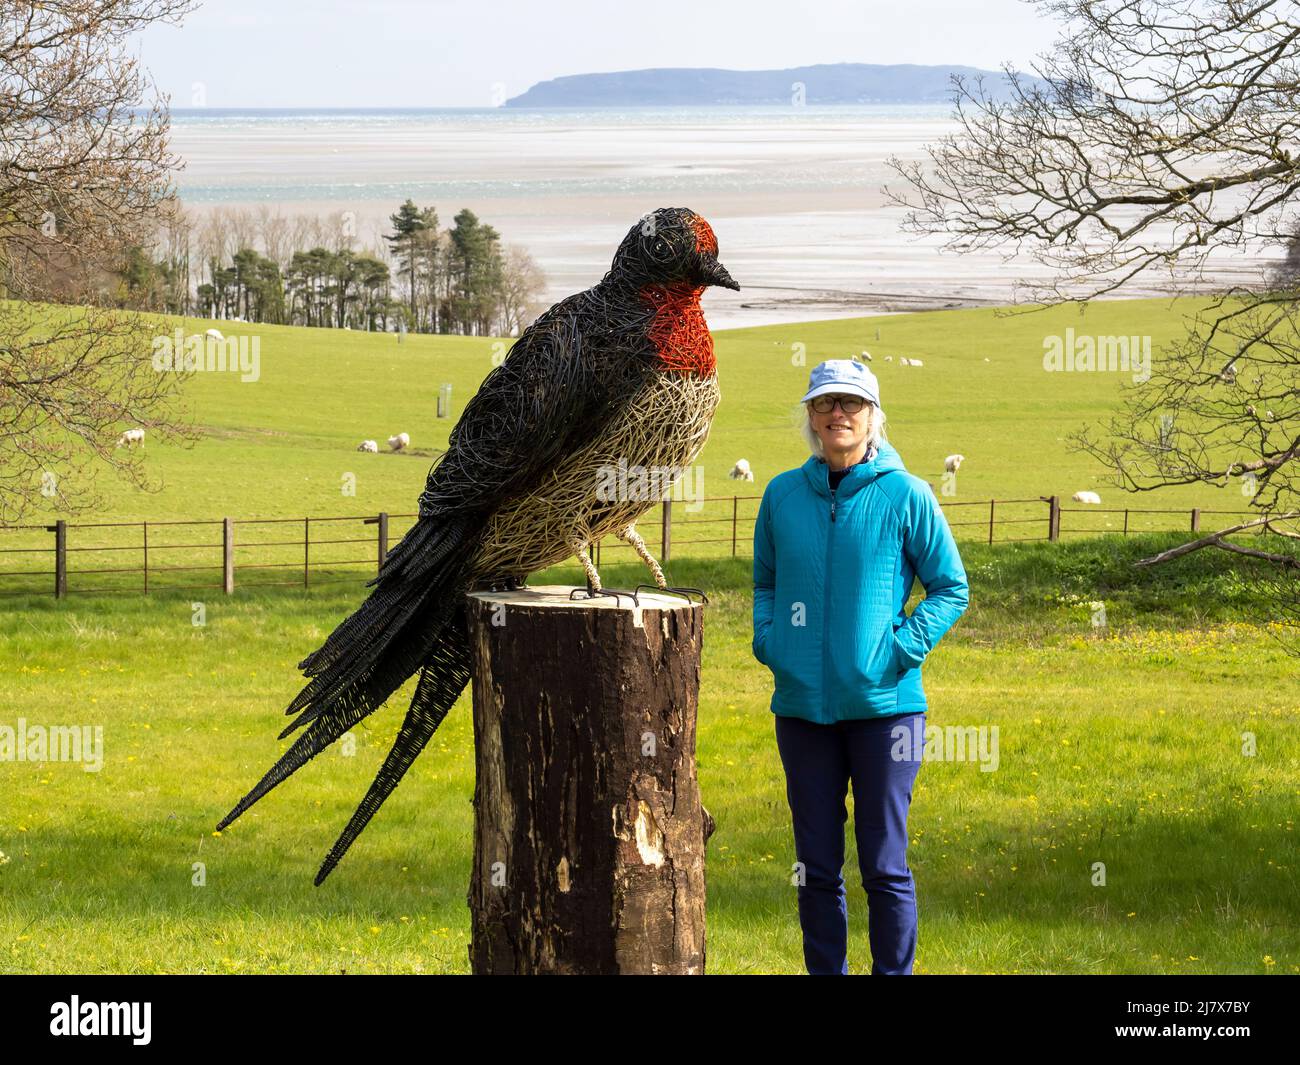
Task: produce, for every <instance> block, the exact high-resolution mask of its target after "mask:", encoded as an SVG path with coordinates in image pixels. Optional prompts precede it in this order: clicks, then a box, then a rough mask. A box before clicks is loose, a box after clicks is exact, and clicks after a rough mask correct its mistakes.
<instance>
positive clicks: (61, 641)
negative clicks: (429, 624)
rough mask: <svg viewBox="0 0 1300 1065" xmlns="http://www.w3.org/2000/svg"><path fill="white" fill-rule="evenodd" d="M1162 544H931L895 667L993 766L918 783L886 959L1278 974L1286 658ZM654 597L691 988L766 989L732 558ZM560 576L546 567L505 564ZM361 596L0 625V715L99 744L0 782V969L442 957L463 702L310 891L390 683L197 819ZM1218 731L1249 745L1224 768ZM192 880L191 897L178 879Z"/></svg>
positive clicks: (70, 612) (1287, 780) (785, 859)
mask: <svg viewBox="0 0 1300 1065" xmlns="http://www.w3.org/2000/svg"><path fill="white" fill-rule="evenodd" d="M1174 540H1175V538H1171V537H1165V538H1163V539H1161V538H1144V539H1140V540H1139V539H1131V540H1128V541H1122V542H1120V541H1114V540H1109V541H1101V540H1094V541H1088V542H1085V541H1079V542H1076V543H1068V544H1056V545H1049V544H1034V545H1003V546H996V547H993V548H989V547H987V546H981V545H970V546H969V547H966V548H964V549H963V554H964V557H965V559H966V563H967V566H968V568H969V570H970V573H971V579H972V593H973V594H972V600H973V603H972V607H971V609H970V610H969V611H968V613H967V614H966V615H965V616H964V617H963V618H962V620H961V621H960V622H959V623H958V625H957V626H956V627H955V628H954V629H953V630H952V632H951V633H950V634H949V635H948V636H947V637H946V638H945V640H944V642H943V644H942V645H941V647H940V648H939V649H938V650H937V651H936V653H935V654H934V655H933V656H932V657H931V658H930V660H929V661H928V662H927V664H926V667H925V677H926V687H927V690H928V692H929V695H930V699H931V713H930V717H929V722H930V727H931V728H932V729H933V728H934V727H936V726H943V725H973V726H994V725H996V726H997V727H998V735H999V758H998V768H997V770H996V771H995V772H983V771H981V768H980V766H979V765H978V764H977V763H975V762H969V761H968V762H964V763H963V762H942V761H936V762H926V763H925V764H924V765H923V766H922V768H921V772H920V775H919V778H918V784H917V789H916V793H915V798H914V803H913V813H912V818H911V833H912V840H913V846H912V848H911V850H910V852H909V860H910V862H911V865H912V867H913V870H914V873H915V876H916V879H917V884H918V892H919V907H920V913H921V936H920V945H919V951H918V971H919V972H922V973H926V972H986V971H996V972H1097V973H1101V972H1169V971H1176V972H1248V973H1264V972H1275V973H1295V972H1297V971H1300V923H1298V922H1297V921H1296V909H1297V906H1296V899H1297V898H1298V897H1300V884H1298V883H1297V872H1296V868H1295V854H1296V848H1295V824H1294V818H1295V812H1296V809H1297V796H1298V795H1300V788H1298V786H1297V779H1298V773H1297V771H1298V770H1300V692H1298V690H1297V685H1296V684H1295V681H1294V676H1295V674H1294V660H1292V659H1289V658H1287V657H1286V656H1285V655H1284V653H1283V652H1282V650H1281V649H1280V646H1279V644H1278V642H1277V640H1276V638H1275V636H1276V635H1277V634H1276V633H1270V632H1269V631H1268V629H1267V627H1261V626H1259V625H1256V624H1251V623H1249V622H1248V621H1245V620H1244V618H1245V617H1246V614H1247V613H1248V610H1249V604H1248V603H1247V602H1246V601H1244V600H1243V598H1242V594H1241V592H1240V588H1239V584H1238V582H1237V580H1236V571H1235V569H1234V565H1233V563H1234V562H1235V560H1233V559H1230V558H1229V557H1227V556H1225V555H1216V556H1213V557H1209V556H1204V557H1193V558H1190V559H1186V560H1183V561H1181V562H1179V563H1178V564H1177V566H1176V567H1175V568H1174V569H1171V570H1170V571H1168V573H1167V575H1166V576H1165V577H1163V578H1161V579H1159V580H1153V579H1151V578H1149V577H1147V576H1145V575H1144V574H1143V573H1142V571H1135V570H1133V569H1132V567H1131V566H1129V565H1128V563H1129V562H1131V560H1132V559H1133V558H1136V557H1139V556H1140V554H1142V553H1145V552H1149V551H1151V550H1154V549H1156V548H1158V547H1159V546H1161V545H1162V544H1168V543H1172V542H1174ZM1117 549H1122V552H1123V557H1120V556H1119V555H1117V554H1116V551H1117ZM608 578H609V580H610V583H611V584H620V583H622V584H626V583H628V582H631V581H632V580H634V579H636V580H639V579H641V574H639V573H638V572H636V571H635V570H623V569H621V568H618V567H611V568H610V569H609V573H608ZM670 578H671V579H673V580H676V581H680V582H685V583H691V584H701V585H703V586H704V587H706V588H708V589H709V590H710V593H711V604H710V606H709V607H708V613H707V615H706V619H707V620H706V636H705V645H704V654H705V661H704V672H703V682H702V690H701V699H700V731H699V771H700V782H701V788H702V791H703V797H704V801H705V803H706V805H707V806H708V807H709V809H710V811H711V812H712V813H713V815H714V816H715V817H716V818H717V821H718V830H717V833H716V834H715V835H714V837H713V839H712V840H711V842H710V845H709V852H708V892H709V895H708V920H709V927H708V956H709V969H710V971H712V972H733V973H734V972H799V971H801V952H800V939H799V928H798V920H797V916H796V910H795V895H794V888H793V887H791V886H790V885H789V880H788V877H789V871H790V863H791V862H792V861H793V854H792V838H791V833H790V823H789V811H788V809H787V808H786V805H785V798H784V785H783V778H782V774H781V768H780V762H779V759H778V757H777V753H776V746H775V741H774V738H773V734H772V718H771V714H770V711H769V710H768V706H767V704H768V698H769V696H770V691H771V689H770V678H769V675H768V673H767V671H766V670H765V669H764V668H763V667H761V666H760V665H758V663H756V662H755V661H754V660H753V659H752V658H751V657H750V653H749V640H750V634H751V633H750V617H749V612H750V589H749V571H748V564H747V563H746V562H744V561H736V562H732V561H730V560H727V561H718V562H707V561H697V562H687V561H680V562H677V563H674V565H673V566H672V567H670ZM578 579H579V574H578V572H577V570H576V568H575V567H563V568H560V569H557V570H555V571H552V572H550V573H548V574H544V575H539V577H538V578H536V580H537V581H538V582H539V583H540V582H542V581H549V580H560V581H565V582H573V581H576V580H578ZM361 594H362V593H361V586H360V584H359V583H355V584H351V585H349V584H338V585H332V586H329V587H328V588H325V589H319V590H312V591H301V590H279V589H273V590H259V591H244V592H241V593H238V594H237V595H236V596H234V597H233V598H230V599H226V598H224V597H213V598H209V599H208V600H207V601H206V610H207V616H206V622H207V623H206V625H205V626H203V627H201V628H199V627H195V626H194V625H193V624H192V623H191V622H192V606H191V599H190V597H181V596H177V595H157V596H151V597H149V598H147V599H146V598H145V597H142V596H141V597H135V596H131V597H119V598H108V597H88V598H85V599H79V600H73V601H71V602H67V603H58V602H56V601H55V600H53V599H51V598H35V597H34V598H32V599H30V600H21V601H19V603H18V606H19V609H17V610H6V611H4V613H3V614H0V676H2V677H3V688H4V690H5V691H6V693H7V694H8V696H9V697H8V699H7V700H6V702H7V704H8V705H9V707H10V711H9V715H8V716H9V717H14V716H17V715H18V714H21V715H23V716H25V717H26V718H27V719H28V720H29V721H30V722H32V723H37V722H42V723H46V724H74V723H75V724H102V726H103V729H104V766H103V768H102V770H100V771H99V772H98V773H89V772H86V771H85V770H84V769H83V768H82V767H81V766H78V765H74V764H67V763H49V764H45V765H32V764H27V763H17V764H6V765H0V773H3V779H4V793H5V798H6V801H5V803H4V807H3V812H2V813H0V851H3V852H4V853H5V855H6V856H7V858H8V861H7V862H5V864H3V865H0V970H3V971H16V972H40V971H130V972H153V971H168V972H173V971H183V972H196V971H206V972H265V971H287V972H295V971H313V972H315V971H337V970H347V971H349V972H464V971H467V968H468V962H467V955H466V947H467V942H468V935H469V921H468V911H467V909H466V905H465V894H466V890H467V886H468V878H469V871H470V857H471V846H472V835H471V833H472V812H473V811H472V807H471V804H470V799H471V796H472V794H473V751H472V727H471V720H470V714H469V706H468V694H467V695H466V696H464V697H462V700H461V703H460V704H459V705H458V706H457V707H456V708H455V709H454V710H453V712H452V713H451V714H450V715H449V717H448V719H447V721H446V723H445V724H444V725H443V728H442V730H441V731H440V732H439V733H438V736H437V737H436V741H435V743H434V744H433V745H431V747H430V749H429V750H428V751H427V752H426V753H425V755H424V756H423V757H422V758H421V759H420V760H419V762H417V764H416V766H415V768H414V769H413V770H412V772H411V774H410V775H409V776H408V778H407V780H406V781H405V782H404V783H403V784H402V786H401V787H400V788H399V789H398V790H397V792H396V793H395V795H394V796H393V798H392V799H391V800H390V801H389V802H388V804H387V805H386V806H385V808H384V810H383V811H382V813H381V814H380V815H379V817H378V818H377V819H376V821H375V822H374V823H373V824H372V825H371V826H370V828H369V829H367V831H366V832H365V833H364V834H363V836H362V838H361V840H360V841H359V842H358V844H357V845H356V846H355V847H354V848H353V850H352V852H351V854H350V855H349V856H348V857H347V859H346V860H345V861H344V862H343V864H342V865H341V866H340V867H339V869H338V870H337V871H336V872H335V874H334V875H333V876H332V877H331V879H330V880H329V881H327V883H326V884H325V886H324V887H322V888H319V889H317V888H314V887H313V886H312V883H311V881H312V876H313V875H314V873H315V870H316V868H317V865H318V863H319V861H320V858H321V857H322V856H323V854H324V852H325V850H326V849H327V848H328V846H329V845H330V843H332V842H333V839H334V837H335V835H336V833H337V831H338V830H339V829H340V828H341V826H342V824H343V823H344V822H345V821H346V819H347V817H348V815H349V814H350V813H351V811H352V808H353V806H354V805H355V803H356V801H357V800H358V799H359V798H360V796H361V795H362V793H363V792H364V790H365V787H366V785H367V784H368V783H369V781H370V778H371V776H372V774H373V772H374V770H375V769H376V767H377V765H378V762H379V760H380V759H381V758H382V755H383V753H384V752H385V751H386V750H387V747H388V744H389V742H390V740H391V738H392V736H393V734H394V733H395V731H396V728H397V724H398V721H399V718H400V716H401V707H400V706H399V705H397V703H398V702H400V697H399V699H397V700H395V701H394V705H391V706H390V707H389V708H387V709H386V710H385V711H383V712H381V713H380V714H378V715H376V716H375V718H372V719H371V723H370V727H369V728H368V729H367V728H361V729H358V730H356V736H357V745H356V753H355V755H353V756H351V757H349V756H346V755H344V754H342V753H341V751H340V750H339V749H338V747H337V745H336V747H335V748H333V749H331V750H330V751H329V752H327V753H326V754H324V755H322V756H321V758H319V759H318V760H317V761H316V762H315V763H313V764H311V765H309V766H308V767H307V768H306V769H304V770H303V771H302V772H301V773H300V774H299V775H298V776H297V777H296V778H295V779H293V780H292V781H290V782H289V783H287V784H286V785H284V786H283V787H282V788H280V789H279V790H277V791H276V792H275V793H273V794H272V795H271V796H270V797H269V798H268V799H266V800H265V801H264V802H263V803H261V804H260V805H259V806H257V807H255V808H254V809H253V810H252V811H250V813H248V814H246V815H245V817H244V818H243V819H242V820H241V821H239V822H238V823H236V825H235V826H233V827H232V828H231V829H230V830H228V831H227V832H225V833H224V834H222V835H221V836H220V837H218V836H216V835H214V833H213V831H212V829H213V826H214V825H215V823H216V821H217V820H218V819H219V818H220V816H221V815H222V814H223V813H225V812H226V810H227V809H228V808H229V807H230V805H231V804H232V803H233V801H234V800H235V799H237V798H238V797H239V796H240V795H242V794H243V792H244V791H245V790H246V789H247V787H248V786H249V785H250V784H251V783H252V782H253V781H254V780H255V779H256V777H257V776H258V775H260V773H261V772H262V770H264V769H265V768H266V767H267V766H268V765H269V764H270V762H271V761H272V759H273V758H274V757H275V756H276V754H277V752H278V751H279V750H281V749H282V748H283V744H281V743H279V742H278V741H276V740H275V738H274V734H275V731H276V730H278V728H279V727H280V724H281V723H282V721H283V718H282V717H281V716H280V711H281V709H282V708H283V706H284V705H285V704H286V703H287V702H288V700H289V698H290V697H291V696H292V695H293V694H294V693H295V692H296V691H297V674H296V672H295V670H294V663H295V662H296V661H297V660H298V659H299V658H300V657H301V656H302V655H303V653H305V651H307V650H309V649H311V648H313V647H315V646H316V645H317V644H318V642H319V641H320V639H321V638H322V637H323V636H324V635H325V634H326V632H327V631H328V629H329V628H330V626H332V624H333V623H334V622H335V621H336V620H337V619H338V618H339V617H341V616H342V614H343V613H344V612H345V611H347V610H348V609H350V608H351V606H352V605H354V604H355V602H356V601H357V599H358V597H359V596H360V595H361ZM1094 599H1100V600H1101V601H1102V602H1105V603H1106V604H1107V622H1108V625H1107V627H1106V628H1105V629H1098V628H1094V627H1093V625H1092V623H1091V617H1092V614H1091V610H1090V608H1089V606H1088V603H1089V602H1090V601H1092V600H1094ZM1194 604H1202V605H1201V606H1196V605H1194ZM1292 636H1294V633H1292ZM1283 678H1285V680H1284V679H1283ZM1246 732H1250V733H1253V734H1254V736H1255V742H1256V744H1257V753H1256V754H1255V755H1254V756H1249V757H1248V756H1245V755H1243V754H1242V753H1241V752H1242V743H1243V740H1242V735H1243V733H1246ZM195 862H203V863H205V867H206V884H205V886H202V887H196V886H193V884H192V879H193V877H194V875H195V874H194V866H193V863H195ZM1095 862H1103V863H1105V867H1106V877H1107V880H1106V886H1104V887H1099V886H1094V885H1093V883H1092V875H1093V873H1092V870H1093V863H1095ZM855 863H856V859H855V857H854V853H853V846H852V835H851V833H850V836H849V858H848V862H847V863H846V880H847V882H848V885H849V890H850V922H851V939H850V965H851V967H852V968H853V969H854V970H855V971H865V970H866V968H867V967H868V965H869V951H868V945H867V937H866V903H865V895H864V893H863V892H862V889H861V883H860V880H859V878H858V874H857V871H856V864H855Z"/></svg>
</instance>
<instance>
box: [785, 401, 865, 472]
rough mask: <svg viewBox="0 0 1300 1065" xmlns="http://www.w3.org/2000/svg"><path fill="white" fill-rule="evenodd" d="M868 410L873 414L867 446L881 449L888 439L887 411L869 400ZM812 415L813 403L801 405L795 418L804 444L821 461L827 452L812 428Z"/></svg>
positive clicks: (796, 410) (796, 409) (797, 408)
mask: <svg viewBox="0 0 1300 1065" xmlns="http://www.w3.org/2000/svg"><path fill="white" fill-rule="evenodd" d="M867 409H868V410H869V411H870V412H871V415H870V417H871V421H870V424H869V425H868V426H867V446H868V447H875V448H879V447H880V442H881V441H882V440H886V439H888V438H887V437H886V436H885V409H884V408H883V407H881V406H878V405H877V404H875V403H872V402H871V401H870V400H867ZM812 414H813V409H812V403H811V402H808V403H801V404H799V406H798V407H796V408H795V416H796V417H797V418H798V419H799V431H800V432H801V433H802V434H803V439H804V443H806V444H807V445H808V450H809V451H810V452H811V453H812V454H814V455H816V456H817V457H818V458H819V459H824V458H825V457H826V452H825V449H824V448H823V447H822V438H821V437H820V436H818V435H817V430H816V429H814V428H813V427H812Z"/></svg>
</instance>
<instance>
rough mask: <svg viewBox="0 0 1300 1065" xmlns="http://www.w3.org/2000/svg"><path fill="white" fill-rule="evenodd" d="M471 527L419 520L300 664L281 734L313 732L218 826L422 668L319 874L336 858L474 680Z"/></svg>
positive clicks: (221, 826)
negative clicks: (298, 685) (354, 605)
mask: <svg viewBox="0 0 1300 1065" xmlns="http://www.w3.org/2000/svg"><path fill="white" fill-rule="evenodd" d="M471 530H472V524H471V522H470V521H468V520H465V519H462V520H461V521H459V522H451V523H447V522H441V521H434V520H432V519H428V518H421V519H420V520H419V521H418V522H417V523H416V525H415V526H414V527H413V528H412V529H411V531H410V532H408V533H407V534H406V536H405V537H403V539H402V541H401V542H400V543H399V544H398V545H397V547H396V548H395V549H394V550H393V552H392V554H390V555H389V557H388V559H387V560H386V561H385V563H384V565H383V567H382V568H381V569H380V572H379V576H378V577H376V578H375V579H374V580H373V581H371V584H372V585H377V586H378V587H376V589H375V591H374V592H372V593H371V594H370V596H369V598H367V599H366V601H365V602H364V603H362V604H361V606H360V607H359V608H358V609H357V610H356V611H355V612H354V613H353V614H352V615H351V616H350V617H348V618H347V619H346V620H345V621H344V622H342V624H340V625H339V626H338V628H336V629H335V630H334V632H333V633H331V634H330V636H329V638H328V639H327V640H326V641H325V643H324V644H323V645H322V646H321V647H320V649H319V650H317V651H315V652H314V653H313V654H311V655H309V656H308V657H307V658H306V659H304V660H303V661H302V663H301V664H300V666H299V668H300V669H302V670H303V672H304V674H305V675H307V676H308V677H310V678H311V680H310V681H309V683H308V684H307V685H306V686H305V687H304V688H303V690H302V691H301V692H299V694H298V695H297V696H296V697H295V698H294V700H293V701H292V702H291V703H290V704H289V708H288V710H287V711H286V713H288V714H295V713H296V714H298V717H297V719H296V720H295V721H293V722H291V723H290V724H289V725H288V726H287V727H286V728H285V729H284V731H283V732H281V733H280V735H281V737H282V738H283V737H285V736H287V735H289V734H290V733H291V732H293V731H295V730H297V729H299V728H304V727H305V728H306V731H305V732H303V733H302V735H300V736H299V737H298V738H297V740H296V741H295V742H294V743H293V745H292V746H291V747H290V748H289V750H288V751H286V752H285V753H284V755H283V756H282V757H281V758H280V760H279V761H278V762H276V764H275V765H274V766H272V767H271V769H270V770H269V771H268V772H267V773H266V775H265V776H263V777H262V779H261V780H260V781H259V782H258V783H257V785H256V786H255V787H254V788H253V789H252V791H250V792H249V793H248V794H247V795H245V796H244V797H243V798H242V799H241V800H240V801H239V803H238V804H237V805H236V806H235V808H234V809H233V810H231V811H230V813H228V814H227V815H226V816H225V817H224V818H223V819H222V820H221V823H220V824H219V825H218V826H217V828H218V830H220V829H224V828H225V827H226V826H227V825H229V824H231V823H232V822H233V821H234V820H235V819H236V818H238V817H239V816H240V815H241V814H242V813H243V812H244V811H245V810H247V809H248V808H249V807H250V806H252V805H253V804H254V803H255V802H257V801H258V800H259V799H261V798H262V797H263V796H264V795H266V794H267V793H268V792H269V791H270V790H271V789H272V788H274V787H275V786H276V785H278V784H280V783H282V782H283V781H285V780H286V779H288V778H289V777H290V776H292V775H293V774H294V773H295V772H297V770H298V769H300V768H302V766H304V765H305V764H306V763H307V762H308V761H310V760H311V759H312V758H314V757H315V756H316V755H318V754H319V753H320V752H321V751H323V750H324V749H325V748H326V747H328V746H329V745H330V744H331V743H333V742H334V741H335V740H337V739H338V738H339V737H340V736H342V735H343V734H344V733H345V732H347V731H348V730H349V729H351V728H352V727H353V726H354V725H356V724H357V722H359V721H360V720H361V719H362V718H364V717H366V716H367V715H369V714H371V713H373V712H374V711H375V710H377V709H378V708H379V707H380V706H382V705H383V703H384V701H385V700H386V699H388V697H389V696H390V695H392V694H393V692H395V691H396V690H397V689H398V688H399V687H401V685H402V684H403V683H405V681H406V680H407V678H408V677H410V676H411V675H412V674H413V673H414V672H415V671H416V670H417V669H418V670H421V673H420V681H419V683H418V684H417V685H416V691H415V695H414V697H413V698H412V700H411V706H410V709H409V710H408V711H407V714H406V720H405V721H404V722H403V725H402V728H401V730H400V731H399V733H398V736H397V740H396V741H395V742H394V744H393V748H392V750H391V751H390V752H389V754H388V757H387V758H386V759H385V761H384V764H383V766H382V767H381V768H380V770H379V773H378V774H377V775H376V777H375V780H374V782H373V783H372V784H371V785H370V789H369V791H368V792H367V793H366V797H365V798H364V799H363V800H362V802H361V805H360V806H359V807H358V808H357V811H356V813H354V814H353V816H352V820H351V821H350V822H349V823H348V826H347V828H346V829H345V830H344V831H343V834H342V835H341V836H340V837H339V839H338V841H337V842H336V843H335V844H334V847H333V848H332V849H331V851H330V853H329V856H328V857H327V858H326V860H325V863H324V865H322V867H321V870H320V873H319V874H318V875H317V877H316V883H317V884H320V883H321V882H322V881H323V880H324V879H325V877H326V876H328V875H329V872H330V870H332V869H333V868H334V866H335V865H337V864H338V862H339V859H341V858H342V857H343V855H344V853H346V851H347V849H348V847H350V846H351V844H352V842H353V840H355V839H356V837H357V836H358V835H359V834H360V832H361V830H362V829H363V828H365V826H366V825H367V823H369V821H370V819H371V818H372V817H373V816H374V815H375V813H376V811H378V809H379V807H380V806H381V805H382V804H383V802H384V800H385V799H386V798H388V796H389V795H390V794H391V793H392V791H393V789H394V788H396V787H397V784H398V783H399V782H400V781H401V779H402V777H403V775H404V774H405V773H406V770H407V769H409V768H410V766H411V763H412V762H413V761H414V760H415V758H416V756H417V755H418V754H419V753H420V751H421V750H423V749H424V746H425V745H426V744H427V743H428V741H429V738H430V737H431V736H432V735H433V733H434V731H435V730H436V729H437V727H438V725H439V724H440V723H441V722H442V719H443V717H445V716H446V714H447V711H448V710H450V709H451V707H452V705H453V704H454V703H455V701H456V699H457V698H458V697H459V696H460V693H461V692H462V691H463V690H464V688H465V685H466V684H468V683H469V671H470V665H469V661H470V655H469V644H468V635H467V631H466V621H465V613H464V593H465V591H466V590H467V589H468V587H469V579H468V570H469V561H470V558H471V557H472V554H473V550H474V547H475V546H476V545H475V543H474V541H473V532H472V531H471Z"/></svg>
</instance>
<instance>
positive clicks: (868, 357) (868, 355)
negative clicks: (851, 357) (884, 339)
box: [858, 350, 872, 362]
mask: <svg viewBox="0 0 1300 1065" xmlns="http://www.w3.org/2000/svg"><path fill="white" fill-rule="evenodd" d="M864 359H865V360H866V361H867V362H871V361H872V358H871V352H869V351H866V350H864V351H863V352H862V354H861V355H860V356H858V362H862V361H863V360H864Z"/></svg>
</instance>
